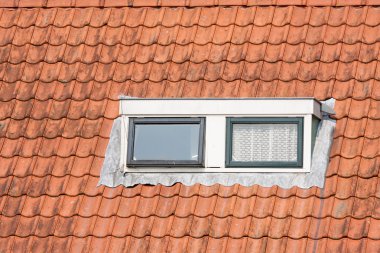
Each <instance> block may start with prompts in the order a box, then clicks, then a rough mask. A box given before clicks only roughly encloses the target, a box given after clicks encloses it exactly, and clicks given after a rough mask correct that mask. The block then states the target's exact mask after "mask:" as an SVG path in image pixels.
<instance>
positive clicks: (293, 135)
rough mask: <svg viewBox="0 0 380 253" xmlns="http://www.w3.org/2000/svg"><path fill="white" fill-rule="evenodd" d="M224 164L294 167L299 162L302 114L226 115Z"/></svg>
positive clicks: (234, 165)
mask: <svg viewBox="0 0 380 253" xmlns="http://www.w3.org/2000/svg"><path fill="white" fill-rule="evenodd" d="M226 140H227V144H226V166H227V167H259V168H260V167H263V168H265V167H273V168H281V167H294V168H300V167H302V163H303V147H302V144H303V118H300V117H294V118H260V117H258V118H227V137H226Z"/></svg>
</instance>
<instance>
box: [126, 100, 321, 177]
mask: <svg viewBox="0 0 380 253" xmlns="http://www.w3.org/2000/svg"><path fill="white" fill-rule="evenodd" d="M121 114H122V118H123V125H124V127H123V128H122V129H123V131H122V132H121V134H122V154H123V155H122V156H121V157H122V158H121V159H122V161H121V164H123V165H124V167H125V171H126V172H309V171H310V168H311V156H312V149H313V143H314V139H315V133H316V129H317V126H318V121H319V119H320V118H321V105H320V103H319V102H318V101H316V100H314V99H313V98H295V99H288V98H278V99H134V98H128V99H123V100H122V102H121Z"/></svg>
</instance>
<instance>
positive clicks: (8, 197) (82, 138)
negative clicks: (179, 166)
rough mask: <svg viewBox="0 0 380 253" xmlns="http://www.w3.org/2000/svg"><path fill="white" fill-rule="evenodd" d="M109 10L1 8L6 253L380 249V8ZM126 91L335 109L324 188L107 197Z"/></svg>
mask: <svg viewBox="0 0 380 253" xmlns="http://www.w3.org/2000/svg"><path fill="white" fill-rule="evenodd" d="M58 2H59V3H62V4H63V3H65V4H66V3H67V5H68V6H71V7H72V8H71V7H65V8H58V7H54V4H53V3H55V4H57V3H58ZM110 2H113V3H114V4H115V5H118V4H123V5H125V4H124V3H123V2H124V1H117V0H114V1H111V0H105V1H101V0H99V1H95V0H88V1H79V0H78V1H74V0H72V1H57V0H49V1H43V0H41V1H38V0H20V1H17V0H15V1H2V2H1V6H3V7H4V8H1V9H0V29H1V30H0V34H1V36H0V47H1V49H0V62H1V63H0V80H1V83H0V227H1V229H0V251H14V252H16V251H17V252H18V251H32V252H96V251H99V252H107V251H108V252H123V251H124V252H166V251H167V252H184V251H185V250H187V251H189V252H297V251H298V252H379V248H380V233H379V231H380V182H379V181H380V179H379V167H380V166H379V162H380V160H379V154H380V145H379V137H380V61H379V60H380V54H379V48H380V8H379V7H380V3H379V2H378V1H370V0H368V1H355V0H353V1H346V2H345V3H344V2H342V1H338V0H336V1H335V0H331V1H324V0H309V1H301V0H300V1H296V0H294V1H293V0H292V1H278V2H279V3H282V4H283V5H281V6H280V5H276V1H243V0H241V1H240V0H239V1H238V0H220V1H214V2H213V4H210V5H212V6H207V7H201V5H203V4H202V3H203V1H197V0H191V1H185V0H182V1H181V0H178V1H170V2H169V1H165V0H162V1H159V2H158V1H148V0H146V1H141V3H143V4H142V5H145V7H135V6H136V5H137V3H139V1H137V0H135V1H133V6H131V7H117V8H116V7H115V8H109V7H104V8H79V6H78V4H79V3H81V4H83V6H91V5H96V6H97V5H98V4H99V5H101V6H103V5H106V3H110ZM69 3H70V4H69ZM129 3H132V1H129ZM148 3H156V4H161V5H162V6H161V7H158V8H157V7H152V6H151V5H154V4H148ZM206 3H209V2H206ZM223 3H224V5H230V6H229V7H226V6H224V7H223V6H218V4H221V5H223ZM267 3H269V4H270V5H268V6H266V4H267ZM343 3H344V4H345V5H346V6H343V7H335V5H339V4H343ZM365 3H366V4H367V5H365V6H362V4H365ZM8 4H9V7H17V6H19V7H22V6H25V4H29V5H28V6H29V7H37V8H6V7H7V6H5V5H8ZM350 4H352V6H350ZM44 5H49V6H51V7H49V8H38V6H44ZM131 5H132V4H131ZM169 5H178V6H182V7H178V8H172V7H169ZM190 5H191V6H192V8H188V7H186V6H190ZM312 5H314V6H312ZM319 5H327V6H319ZM354 5H360V6H354ZM74 6H77V7H78V8H77V7H74ZM121 94H123V95H127V96H135V97H155V98H157V97H176V98H179V97H315V98H316V99H318V100H325V99H328V98H335V99H336V103H335V111H336V115H335V117H336V119H337V126H336V130H335V133H334V142H333V147H332V150H331V161H330V164H329V167H328V170H327V174H326V184H325V188H323V189H321V188H317V187H312V188H310V189H301V188H296V187H293V188H291V189H282V188H280V187H278V186H273V187H270V188H266V187H261V186H258V185H253V186H251V187H244V186H240V185H234V186H231V187H225V186H223V185H213V186H209V187H207V186H202V185H192V186H185V185H181V184H175V185H173V186H171V187H165V186H161V185H157V186H149V185H137V186H135V187H131V188H126V187H123V186H119V187H117V188H108V187H104V186H100V187H96V184H97V183H98V180H99V174H100V169H101V166H102V162H103V160H104V154H105V150H106V147H107V143H108V139H109V134H110V130H111V128H112V123H113V120H114V119H115V118H116V117H118V97H119V95H121Z"/></svg>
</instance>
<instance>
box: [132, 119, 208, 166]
mask: <svg viewBox="0 0 380 253" xmlns="http://www.w3.org/2000/svg"><path fill="white" fill-rule="evenodd" d="M203 135H204V119H203V118H131V119H130V127H129V140H131V141H128V164H129V165H131V166H150V165H158V166H160V165H162V166H181V165H184V166H201V165H202V164H203V138H204V137H203Z"/></svg>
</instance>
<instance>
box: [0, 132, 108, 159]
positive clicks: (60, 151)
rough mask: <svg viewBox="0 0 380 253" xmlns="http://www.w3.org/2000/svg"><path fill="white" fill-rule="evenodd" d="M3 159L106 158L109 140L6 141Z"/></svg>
mask: <svg viewBox="0 0 380 253" xmlns="http://www.w3.org/2000/svg"><path fill="white" fill-rule="evenodd" d="M1 142H3V143H2V144H3V145H2V146H3V147H2V149H1V151H0V156H1V157H6V158H11V157H15V156H21V157H33V156H41V157H45V158H47V157H51V156H58V157H61V158H64V157H70V156H76V157H81V158H86V157H89V156H92V155H95V156H98V157H104V155H105V151H106V149H107V145H108V138H103V137H99V136H96V137H93V138H83V137H75V138H73V139H66V138H64V137H58V138H53V139H48V138H43V137H37V138H36V139H26V138H19V139H13V140H12V139H4V140H3V141H1Z"/></svg>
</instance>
